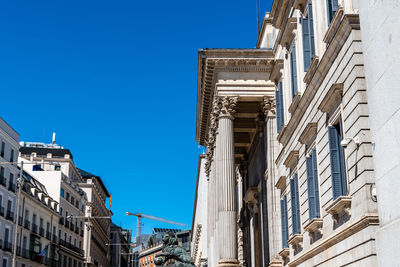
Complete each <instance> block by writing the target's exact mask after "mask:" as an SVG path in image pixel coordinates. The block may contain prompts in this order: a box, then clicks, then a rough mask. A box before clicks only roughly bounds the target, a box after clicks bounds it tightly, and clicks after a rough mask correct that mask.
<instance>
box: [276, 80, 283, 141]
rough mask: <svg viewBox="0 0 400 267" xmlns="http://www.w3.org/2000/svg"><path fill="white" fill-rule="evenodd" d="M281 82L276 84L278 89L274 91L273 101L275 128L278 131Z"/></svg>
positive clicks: (280, 115) (280, 114) (279, 128)
mask: <svg viewBox="0 0 400 267" xmlns="http://www.w3.org/2000/svg"><path fill="white" fill-rule="evenodd" d="M281 88H282V86H281V82H279V84H278V90H276V91H275V101H276V130H277V132H278V133H279V132H280V131H281V117H282V113H281V105H282V103H281V99H280V92H279V91H280V90H281Z"/></svg>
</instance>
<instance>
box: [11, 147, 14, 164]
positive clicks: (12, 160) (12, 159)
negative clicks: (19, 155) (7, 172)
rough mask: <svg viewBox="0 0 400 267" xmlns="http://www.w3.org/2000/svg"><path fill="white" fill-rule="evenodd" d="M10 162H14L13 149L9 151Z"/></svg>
mask: <svg viewBox="0 0 400 267" xmlns="http://www.w3.org/2000/svg"><path fill="white" fill-rule="evenodd" d="M10 162H14V149H11V153H10Z"/></svg>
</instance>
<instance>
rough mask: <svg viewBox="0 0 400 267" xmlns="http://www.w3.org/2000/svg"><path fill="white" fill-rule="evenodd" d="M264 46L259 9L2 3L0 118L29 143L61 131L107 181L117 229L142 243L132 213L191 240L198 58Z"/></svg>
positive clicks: (233, 1)
mask: <svg viewBox="0 0 400 267" xmlns="http://www.w3.org/2000/svg"><path fill="white" fill-rule="evenodd" d="M270 2H271V1H270V0H260V6H261V9H260V13H264V12H265V11H267V10H269V9H270V5H271V3H270ZM261 17H262V16H261ZM256 41H257V23H256V0H253V1H248V0H242V1H239V0H229V1H228V0H205V1H189V0H187V1H183V0H172V1H160V0H154V1H132V0H131V1H128V0H113V1H111V0H109V1H104V0H84V1H81V0H79V1H76V0H68V1H65V0H63V1H49V0H43V1H31V0H29V1H28V0H27V1H18V0H17V1H2V2H1V3H0V92H1V94H0V103H1V104H0V116H1V117H3V118H4V119H5V120H6V121H7V122H8V123H9V124H11V125H12V126H13V127H14V128H15V129H16V130H17V131H18V132H19V133H20V135H21V139H20V140H21V141H39V142H50V141H51V133H52V132H53V131H55V132H56V133H57V143H58V144H60V145H63V146H65V147H66V148H69V149H71V151H72V153H73V155H74V160H75V163H76V165H77V166H78V167H80V168H82V169H84V170H87V171H89V172H92V173H94V174H97V175H99V176H101V177H102V179H103V181H104V183H105V185H106V186H107V188H108V189H109V191H110V192H111V193H112V211H113V212H114V216H113V221H114V222H115V223H116V224H118V225H122V226H123V227H126V228H133V229H134V231H135V227H136V218H134V217H127V216H126V215H124V213H125V212H126V211H131V212H142V213H146V214H150V215H154V216H159V217H164V218H167V219H170V220H174V221H178V222H183V223H185V224H187V225H188V227H187V228H190V225H191V220H192V210H193V200H194V190H195V182H196V172H197V158H198V154H199V153H201V152H202V149H199V148H198V145H197V143H196V139H195V127H196V91H197V51H198V49H199V48H253V47H254V46H255V44H256ZM143 223H144V228H143V229H144V232H150V231H151V228H152V227H174V226H173V225H168V224H163V223H159V222H156V221H150V220H144V221H143Z"/></svg>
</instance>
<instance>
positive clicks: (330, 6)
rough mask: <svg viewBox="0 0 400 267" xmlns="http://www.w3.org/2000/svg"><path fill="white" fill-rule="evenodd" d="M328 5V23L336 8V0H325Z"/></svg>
mask: <svg viewBox="0 0 400 267" xmlns="http://www.w3.org/2000/svg"><path fill="white" fill-rule="evenodd" d="M327 5H328V24H330V23H331V21H332V19H333V17H334V16H335V13H336V11H337V10H338V7H339V5H338V0H327Z"/></svg>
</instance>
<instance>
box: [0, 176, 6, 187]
mask: <svg viewBox="0 0 400 267" xmlns="http://www.w3.org/2000/svg"><path fill="white" fill-rule="evenodd" d="M0 184H2V185H4V186H6V178H5V177H4V176H1V175H0Z"/></svg>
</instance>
